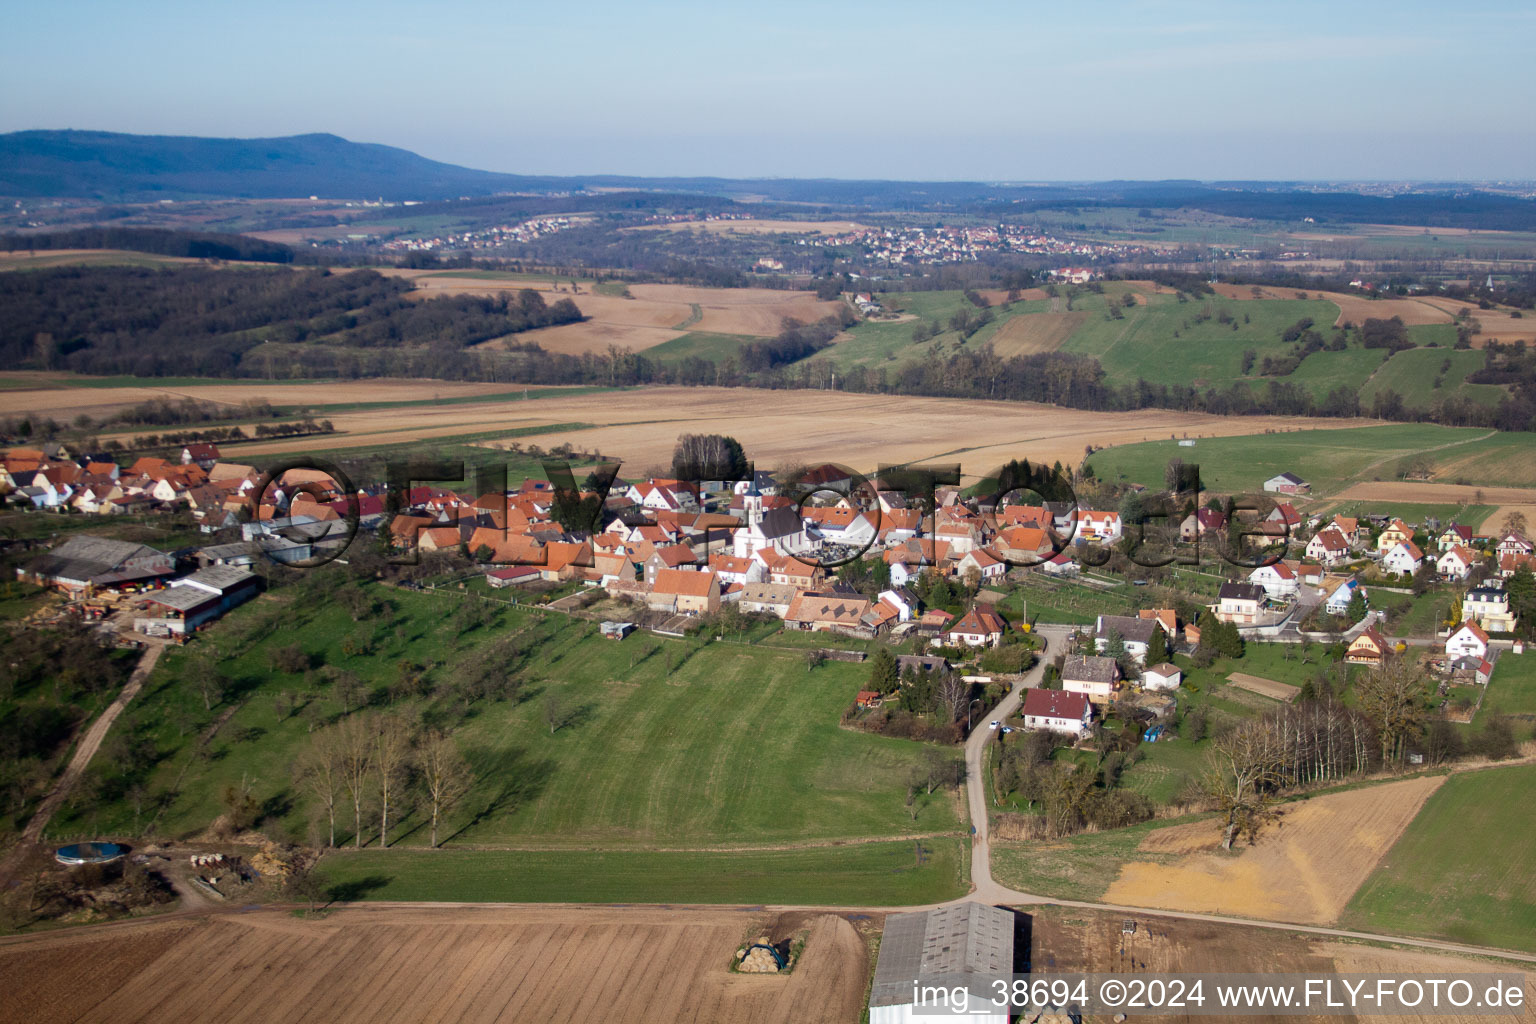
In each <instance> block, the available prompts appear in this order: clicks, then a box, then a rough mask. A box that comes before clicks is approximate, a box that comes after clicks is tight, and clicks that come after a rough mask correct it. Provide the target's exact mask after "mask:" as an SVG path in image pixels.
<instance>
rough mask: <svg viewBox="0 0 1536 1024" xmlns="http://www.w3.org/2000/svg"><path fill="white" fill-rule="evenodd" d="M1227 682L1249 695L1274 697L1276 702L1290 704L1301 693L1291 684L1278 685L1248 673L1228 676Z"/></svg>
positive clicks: (1236, 673)
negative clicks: (1280, 701) (1281, 701)
mask: <svg viewBox="0 0 1536 1024" xmlns="http://www.w3.org/2000/svg"><path fill="white" fill-rule="evenodd" d="M1227 682H1229V683H1231V684H1232V685H1233V686H1236V687H1237V688H1238V689H1240V690H1247V691H1248V692H1249V693H1257V694H1258V695H1259V696H1261V697H1273V698H1274V699H1275V700H1283V701H1285V702H1286V703H1289V702H1291V701H1293V700H1295V699H1296V695H1297V694H1298V693H1300V692H1301V687H1299V686H1292V685H1291V684H1290V683H1278V682H1276V681H1275V680H1273V679H1265V678H1263V677H1261V676H1251V675H1249V674H1248V673H1246V672H1233V673H1232V674H1231V675H1229V676H1227Z"/></svg>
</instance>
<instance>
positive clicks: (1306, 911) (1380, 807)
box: [1104, 777, 1444, 924]
mask: <svg viewBox="0 0 1536 1024" xmlns="http://www.w3.org/2000/svg"><path fill="white" fill-rule="evenodd" d="M1443 781H1444V779H1443V778H1441V777H1432V778H1420V779H1409V780H1406V781H1403V782H1392V783H1387V784H1385V785H1380V786H1369V787H1366V788H1363V789H1356V790H1351V791H1348V792H1344V793H1333V794H1329V795H1328V796H1320V797H1315V798H1313V799H1311V800H1306V801H1302V802H1297V803H1291V804H1287V805H1285V806H1284V808H1283V809H1282V818H1281V820H1280V821H1279V822H1278V823H1276V824H1273V825H1270V826H1269V827H1267V828H1266V829H1265V830H1264V831H1263V832H1261V833H1260V835H1259V841H1258V843H1257V845H1255V846H1252V847H1249V846H1239V847H1238V848H1237V850H1238V852H1237V853H1235V854H1228V853H1225V852H1224V851H1221V850H1208V851H1205V852H1195V853H1190V854H1187V855H1185V856H1183V857H1182V858H1181V859H1179V860H1177V861H1175V862H1173V863H1171V864H1154V863H1150V862H1146V861H1132V862H1130V863H1127V864H1125V865H1124V866H1122V867H1121V869H1120V876H1119V878H1117V879H1116V880H1115V882H1114V884H1113V885H1111V886H1110V887H1109V890H1108V891H1107V892H1106V893H1105V894H1104V901H1105V902H1107V903H1121V904H1126V905H1129V906H1144V907H1160V908H1164V909H1168V910H1186V911H1195V912H1203V913H1215V914H1234V915H1239V916H1243V917H1256V918H1264V919H1268V920H1273V921H1295V922H1298V923H1302V924H1330V923H1332V922H1334V921H1336V920H1337V919H1338V917H1339V914H1340V913H1341V912H1342V911H1343V910H1344V907H1345V905H1346V904H1347V903H1348V902H1349V899H1350V897H1351V896H1352V895H1353V894H1354V892H1355V890H1356V889H1357V888H1359V887H1360V885H1361V883H1362V882H1364V881H1365V880H1366V878H1367V877H1369V876H1370V874H1371V872H1372V871H1373V870H1374V869H1375V867H1376V863H1377V861H1379V860H1380V859H1381V857H1382V855H1383V854H1384V853H1385V852H1386V851H1387V850H1388V848H1390V847H1391V845H1392V844H1393V843H1394V842H1396V841H1397V838H1398V836H1400V835H1402V833H1403V831H1404V830H1405V829H1406V828H1407V827H1408V824H1409V822H1411V821H1412V820H1413V817H1414V815H1415V814H1417V813H1418V811H1419V808H1420V807H1422V806H1423V804H1424V801H1425V800H1427V799H1428V798H1429V795H1430V794H1431V793H1433V792H1434V791H1435V790H1436V789H1438V788H1439V787H1440V784H1441V783H1442V782H1443ZM1196 829H1200V830H1204V831H1205V832H1206V834H1207V835H1208V836H1209V837H1210V841H1211V844H1212V845H1213V846H1214V845H1215V839H1216V826H1215V825H1214V824H1213V823H1211V822H1209V821H1207V822H1199V823H1195V824H1191V825H1177V826H1173V827H1172V828H1170V829H1166V830H1165V829H1158V830H1156V831H1154V832H1152V833H1151V834H1150V835H1149V836H1148V837H1147V839H1146V840H1143V847H1142V848H1145V849H1146V850H1147V852H1166V851H1167V850H1169V849H1180V848H1184V847H1185V844H1190V843H1193V842H1194V834H1193V830H1196ZM1164 831H1167V832H1172V833H1175V835H1173V836H1168V837H1163V838H1156V839H1154V837H1158V835H1159V833H1161V832H1164ZM1153 842H1155V843H1156V844H1158V845H1155V846H1147V845H1146V844H1148V843H1153Z"/></svg>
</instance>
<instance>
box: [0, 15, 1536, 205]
mask: <svg viewBox="0 0 1536 1024" xmlns="http://www.w3.org/2000/svg"><path fill="white" fill-rule="evenodd" d="M1533 30H1536V7H1533V6H1531V5H1529V4H1522V3H1513V2H1509V3H1489V2H1476V0H1474V2H1472V3H1465V4H1460V5H1455V6H1451V5H1444V4H1436V5H1431V4H1427V3H1417V2H1398V3H1392V4H1387V3H1377V2H1368V3H1367V2H1360V3H1351V2H1348V0H1333V2H1328V3H1317V2H1311V0H1299V2H1287V3H1273V2H1272V3H1264V4H1259V3H1240V2H1238V0H1231V2H1227V3H1203V2H1200V3H1196V2H1187V3H1152V2H1133V0H1103V2H1094V0H1078V2H1066V3H1062V2H1057V3H1052V4H1041V3H1034V2H1013V3H984V2H951V3H941V2H938V0H934V2H929V3H922V4H907V3H900V2H886V3H835V2H828V3H797V2H779V3H773V4H750V5H747V4H704V3H668V4H652V5H643V4H635V3H608V2H603V0H593V2H588V3H585V4H582V5H571V6H566V5H560V4H540V5H530V4H522V3H489V2H473V0H439V2H426V3H423V2H416V3H410V4H405V3H395V2H393V0H377V2H373V3H369V4H366V5H363V4H352V3H318V4H317V3H302V4H301V3H290V2H263V3H233V2H232V3H219V4H208V3H206V2H203V3H197V4H192V3H169V2H156V0H146V2H143V3H139V4H125V3H122V2H121V0H117V2H113V3H97V2H80V0H54V2H51V3H28V4H14V5H11V9H10V10H9V11H8V12H7V14H6V17H5V31H4V33H3V34H0V35H3V38H0V131H11V130H16V129H22V128H64V127H69V128H91V129H102V130H111V131H125V132H146V133H168V134H194V135H234V136H266V135H290V134H296V133H300V132H311V131H327V132H334V133H336V134H338V135H343V136H345V137H347V138H350V139H355V140H358V141H365V142H381V143H386V144H389V145H395V146H402V147H405V148H407V149H412V150H415V151H417V152H419V153H421V154H423V155H425V156H430V157H433V158H435V159H439V160H447V161H450V162H453V163H461V164H466V165H469V166H474V167H483V168H486V169H490V170H499V171H512V172H522V173H557V174H566V173H570V174H582V173H619V174H644V175H670V174H701V175H722V176H731V177H747V176H784V177H840V178H851V177H882V178H907V179H973V180H1014V181H1030V180H1084V179H1086V180H1102V179H1109V178H1173V177H1188V178H1202V179H1218V178H1261V179H1274V178H1303V179H1341V178H1370V179H1403V178H1457V179H1499V178H1503V179H1509V178H1521V179H1531V178H1536V127H1533V126H1536V115H1533V113H1532V111H1533V109H1536V103H1533V100H1536V75H1533V74H1532V72H1531V47H1530V41H1531V40H1532V39H1533V38H1536V32H1533Z"/></svg>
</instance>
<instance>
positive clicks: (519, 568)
mask: <svg viewBox="0 0 1536 1024" xmlns="http://www.w3.org/2000/svg"><path fill="white" fill-rule="evenodd" d="M542 578H543V577H542V576H541V575H540V574H539V570H538V567H537V566H532V565H509V566H507V567H506V568H505V569H493V570H491V571H490V572H488V573H486V574H485V582H486V583H487V584H489V585H490V586H492V587H495V588H496V589H498V590H500V589H501V588H502V587H520V586H526V585H527V584H529V583H537V582H538V581H539V580H540V579H542Z"/></svg>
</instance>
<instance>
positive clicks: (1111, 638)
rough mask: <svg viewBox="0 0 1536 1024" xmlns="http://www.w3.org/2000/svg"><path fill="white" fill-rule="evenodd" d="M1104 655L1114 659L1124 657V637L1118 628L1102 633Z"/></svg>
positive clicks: (1117, 659)
mask: <svg viewBox="0 0 1536 1024" xmlns="http://www.w3.org/2000/svg"><path fill="white" fill-rule="evenodd" d="M1104 656H1105V657H1106V658H1114V659H1115V660H1116V661H1120V660H1121V659H1123V658H1124V657H1125V638H1124V637H1123V636H1121V635H1120V631H1119V630H1118V629H1111V630H1110V631H1109V632H1108V633H1106V634H1105V635H1104Z"/></svg>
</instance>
